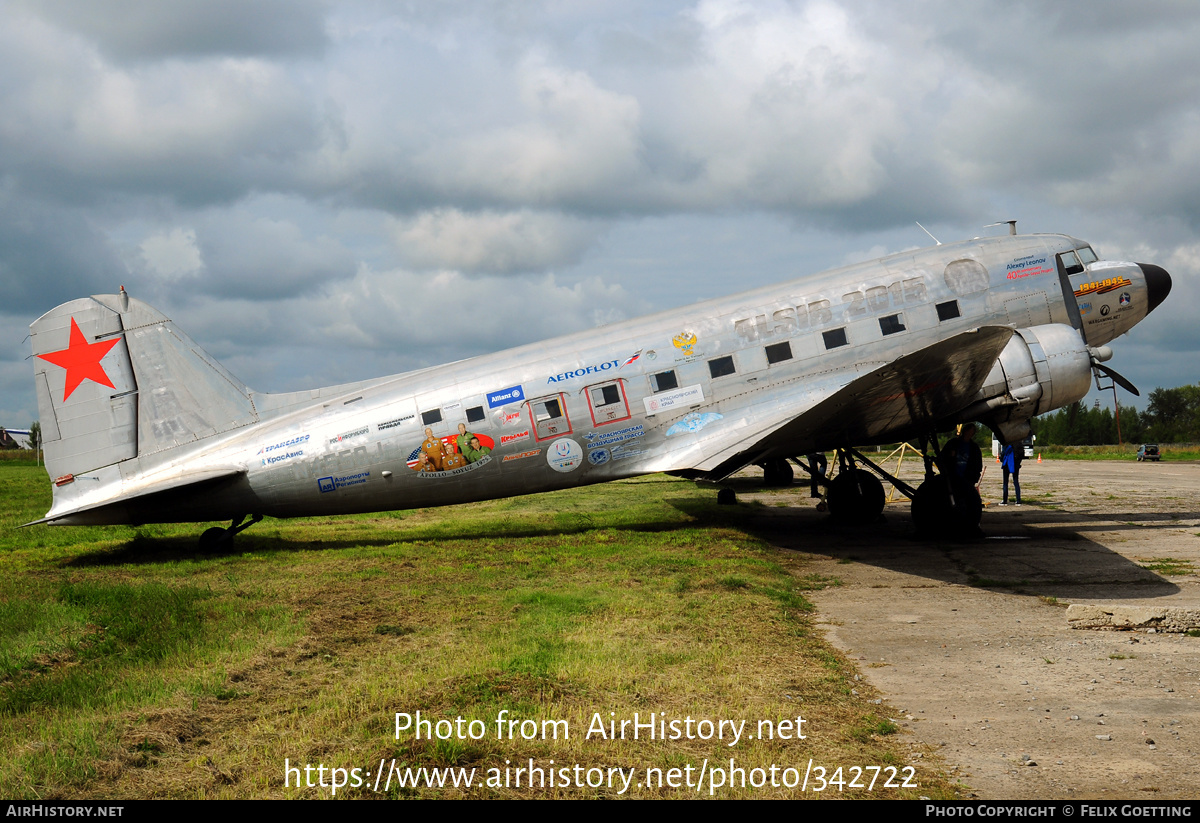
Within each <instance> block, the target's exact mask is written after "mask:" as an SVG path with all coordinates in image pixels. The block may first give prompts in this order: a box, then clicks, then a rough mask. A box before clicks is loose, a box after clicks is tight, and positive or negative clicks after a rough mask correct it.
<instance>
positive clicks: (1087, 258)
mask: <svg viewBox="0 0 1200 823" xmlns="http://www.w3.org/2000/svg"><path fill="white" fill-rule="evenodd" d="M1075 253H1076V254H1078V255H1079V260H1080V262H1082V263H1083V265H1085V266H1090V265H1091V264H1092V263H1095V262H1096V261H1097V260H1099V259H1100V258H1098V257H1097V256H1096V253H1095V252H1094V251H1092V247H1091V246H1084V247H1083V248H1081V249H1075Z"/></svg>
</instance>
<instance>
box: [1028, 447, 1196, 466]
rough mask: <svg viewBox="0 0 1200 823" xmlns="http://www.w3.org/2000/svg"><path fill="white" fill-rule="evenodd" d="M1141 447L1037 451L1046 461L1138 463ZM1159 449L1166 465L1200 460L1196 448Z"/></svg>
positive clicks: (1068, 448)
mask: <svg viewBox="0 0 1200 823" xmlns="http://www.w3.org/2000/svg"><path fill="white" fill-rule="evenodd" d="M1140 445H1141V444H1140V443H1126V444H1125V445H1123V446H1039V447H1038V448H1037V449H1036V450H1035V451H1036V453H1037V454H1041V455H1042V457H1043V458H1044V459H1046V460H1129V461H1136V460H1137V451H1138V446H1140ZM1158 448H1159V453H1160V455H1161V457H1162V462H1164V463H1170V462H1176V461H1191V460H1200V451H1198V450H1197V449H1196V448H1195V447H1194V446H1176V445H1173V444H1170V443H1166V444H1162V445H1160V446H1159V447H1158ZM1034 459H1036V457H1035V458H1034ZM1152 462H1153V461H1152Z"/></svg>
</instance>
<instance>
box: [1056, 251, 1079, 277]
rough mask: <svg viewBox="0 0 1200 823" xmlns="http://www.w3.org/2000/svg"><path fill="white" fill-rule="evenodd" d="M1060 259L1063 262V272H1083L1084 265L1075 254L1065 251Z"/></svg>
mask: <svg viewBox="0 0 1200 823" xmlns="http://www.w3.org/2000/svg"><path fill="white" fill-rule="evenodd" d="M1058 257H1059V259H1060V260H1061V261H1062V266H1063V271H1065V272H1066V273H1067V274H1079V273H1080V272H1081V271H1083V264H1082V263H1080V262H1079V257H1078V256H1077V255H1076V254H1075V252H1073V251H1065V252H1063V253H1062V254H1060V255H1059V256H1058Z"/></svg>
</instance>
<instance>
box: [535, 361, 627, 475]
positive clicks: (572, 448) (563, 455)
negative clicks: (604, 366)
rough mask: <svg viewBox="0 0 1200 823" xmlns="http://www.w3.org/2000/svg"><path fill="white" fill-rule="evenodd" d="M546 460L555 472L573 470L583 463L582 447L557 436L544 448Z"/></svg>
mask: <svg viewBox="0 0 1200 823" xmlns="http://www.w3.org/2000/svg"><path fill="white" fill-rule="evenodd" d="M613 362H614V363H615V362H616V361H615V360H614V361H613ZM546 462H547V463H549V464H550V468H552V469H554V470H555V471H556V472H573V471H575V470H576V469H577V468H579V466H580V465H581V464H582V463H583V449H581V448H580V447H579V444H578V443H576V442H575V441H574V440H572V439H571V438H569V437H562V438H559V439H558V440H555V441H554V443H553V444H551V445H550V446H549V448H547V449H546Z"/></svg>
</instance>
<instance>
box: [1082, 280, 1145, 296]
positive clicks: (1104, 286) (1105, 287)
mask: <svg viewBox="0 0 1200 823" xmlns="http://www.w3.org/2000/svg"><path fill="white" fill-rule="evenodd" d="M1132 285H1133V283H1132V282H1130V280H1129V278H1128V277H1106V278H1104V279H1103V280H1097V281H1096V282H1095V283H1084V284H1083V285H1082V286H1080V287H1079V288H1078V289H1076V290H1075V296H1076V297H1083V296H1084V295H1085V294H1108V293H1109V292H1110V291H1116V290H1117V289H1121V288H1124V287H1126V286H1132Z"/></svg>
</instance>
